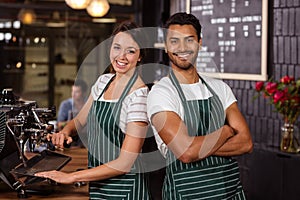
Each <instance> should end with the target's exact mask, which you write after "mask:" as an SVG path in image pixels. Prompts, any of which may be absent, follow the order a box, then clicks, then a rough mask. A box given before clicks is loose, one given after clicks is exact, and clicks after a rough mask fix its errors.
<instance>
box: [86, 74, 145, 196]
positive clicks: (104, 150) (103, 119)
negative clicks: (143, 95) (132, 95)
mask: <svg viewBox="0 0 300 200" xmlns="http://www.w3.org/2000/svg"><path fill="white" fill-rule="evenodd" d="M136 78H137V73H135V75H134V76H133V77H132V79H131V80H130V81H129V83H128V85H127V86H126V89H125V90H124V91H123V93H122V95H121V97H120V99H119V100H118V102H107V101H98V100H97V101H94V102H93V105H92V107H91V109H90V112H89V116H88V152H89V153H88V167H89V168H93V167H96V166H99V165H102V164H104V163H107V162H110V161H112V160H115V159H116V158H117V157H118V156H119V154H120V149H121V146H122V143H123V140H124V138H125V134H124V133H123V132H122V131H121V129H120V127H119V126H118V124H119V121H120V120H119V118H120V110H121V106H122V102H123V100H124V98H125V97H126V95H127V94H128V92H129V90H130V89H131V87H132V85H133V83H134V82H135V80H136ZM111 80H112V79H111ZM109 83H110V82H109ZM109 83H108V84H107V86H106V88H107V87H108V85H109ZM104 91H105V89H104V90H103V92H104ZM103 92H102V93H101V95H100V96H99V98H100V97H101V96H102V95H103ZM140 167H142V165H141V164H140V162H139V159H137V161H136V162H135V164H134V166H133V168H132V170H131V172H130V173H127V174H125V175H121V176H118V177H114V178H110V179H107V180H102V181H92V182H90V184H89V192H90V199H128V200H129V199H137V200H147V199H149V196H148V190H147V184H146V179H145V177H144V174H139V173H136V172H137V170H139V168H140Z"/></svg>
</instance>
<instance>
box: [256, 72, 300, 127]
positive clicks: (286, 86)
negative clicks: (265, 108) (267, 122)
mask: <svg viewBox="0 0 300 200" xmlns="http://www.w3.org/2000/svg"><path fill="white" fill-rule="evenodd" d="M255 90H256V91H257V92H258V93H260V94H262V95H263V97H265V98H267V99H268V101H269V103H270V104H273V105H274V108H275V110H276V111H277V112H278V113H280V114H281V115H282V116H283V118H284V119H285V120H287V121H288V122H290V123H292V124H293V123H295V121H296V120H297V119H298V116H299V115H300V78H298V79H297V80H296V81H295V79H294V78H293V77H289V76H283V77H282V78H281V79H280V81H275V80H272V79H270V80H269V81H268V82H267V84H266V85H264V83H263V82H261V81H259V82H257V83H256V84H255Z"/></svg>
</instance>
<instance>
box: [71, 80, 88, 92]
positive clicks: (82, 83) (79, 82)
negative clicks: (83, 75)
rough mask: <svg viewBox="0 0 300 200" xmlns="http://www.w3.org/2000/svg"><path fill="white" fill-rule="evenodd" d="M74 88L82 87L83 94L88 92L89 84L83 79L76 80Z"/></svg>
mask: <svg viewBox="0 0 300 200" xmlns="http://www.w3.org/2000/svg"><path fill="white" fill-rule="evenodd" d="M74 86H77V87H80V88H81V91H82V92H86V90H87V84H86V82H85V81H84V80H82V79H77V80H75V82H74Z"/></svg>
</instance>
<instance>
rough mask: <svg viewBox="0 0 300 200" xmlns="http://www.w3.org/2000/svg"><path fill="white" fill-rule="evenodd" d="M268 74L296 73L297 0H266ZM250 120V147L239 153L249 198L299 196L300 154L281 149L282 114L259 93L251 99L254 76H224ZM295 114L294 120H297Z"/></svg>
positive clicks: (299, 72) (299, 42) (299, 45)
mask: <svg viewBox="0 0 300 200" xmlns="http://www.w3.org/2000/svg"><path fill="white" fill-rule="evenodd" d="M269 3H270V5H269V25H268V29H269V34H268V35H269V36H268V42H269V44H268V67H269V69H268V75H269V78H270V77H273V78H274V79H276V80H279V79H280V78H281V77H282V76H284V75H289V76H294V77H295V78H299V77H300V65H299V63H300V23H299V19H300V0H274V1H269ZM226 82H227V83H228V84H229V85H230V86H231V87H232V88H233V91H234V93H235V95H236V97H237V99H238V103H239V107H240V109H241V111H242V112H243V114H244V116H245V117H246V120H247V121H248V124H249V126H250V130H251V134H252V138H253V142H254V151H253V152H252V153H251V154H248V155H243V156H240V157H237V158H238V161H239V163H240V168H241V179H242V183H243V187H244V190H245V192H246V195H247V197H248V199H255V200H259V199H273V200H274V199H278V200H279V199H295V200H296V199H299V198H300V194H299V192H297V190H298V189H297V188H296V185H298V181H299V176H300V172H299V169H300V155H299V153H298V154H286V153H282V152H280V151H279V145H280V137H281V136H280V134H281V133H280V127H281V126H282V124H283V120H282V117H281V116H280V115H279V114H277V113H276V112H274V107H273V106H272V105H269V104H268V102H267V101H266V100H265V99H264V98H263V97H259V98H258V99H256V100H253V97H254V96H255V95H256V94H257V93H256V92H255V81H243V80H240V81H236V80H227V81H226ZM299 122H300V120H299V119H298V121H297V125H298V127H299V126H300V123H299Z"/></svg>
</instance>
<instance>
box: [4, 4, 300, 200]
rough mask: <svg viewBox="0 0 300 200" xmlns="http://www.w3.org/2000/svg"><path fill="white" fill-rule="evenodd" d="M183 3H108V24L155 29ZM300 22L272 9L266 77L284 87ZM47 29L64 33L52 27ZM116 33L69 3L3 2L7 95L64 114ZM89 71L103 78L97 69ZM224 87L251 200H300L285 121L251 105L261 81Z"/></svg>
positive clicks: (291, 13) (298, 43) (298, 162)
mask: <svg viewBox="0 0 300 200" xmlns="http://www.w3.org/2000/svg"><path fill="white" fill-rule="evenodd" d="M233 1H234V0H230V1H229V0H228V1H226V2H228V4H231V3H232V2H233ZM262 1H265V0H262ZM185 2H186V1H182V0H151V1H150V0H109V3H110V10H109V12H108V13H107V15H105V18H109V19H111V18H114V19H116V21H117V22H118V21H122V20H125V19H132V20H135V21H137V22H138V23H139V24H141V25H143V26H146V27H147V26H148V27H149V26H150V27H151V26H152V27H153V26H154V27H156V26H161V25H162V24H163V22H164V20H165V19H166V18H167V17H168V16H170V14H172V13H174V12H177V11H185V10H186V9H185V8H184V6H182V5H185ZM22 8H27V9H33V10H34V11H35V13H36V16H37V18H36V21H35V22H34V23H32V24H27V25H24V24H20V25H18V24H15V23H14V22H15V21H17V20H18V14H19V12H20V10H21V9H22ZM299 18H300V0H271V1H268V25H267V26H268V27H267V28H268V36H267V43H268V45H267V68H268V69H267V74H268V77H274V78H275V79H277V80H278V79H280V77H282V76H285V75H289V76H294V77H296V78H298V77H299V76H300V66H299V63H300V23H299ZM49 22H54V24H55V23H56V25H58V24H59V25H61V27H53V24H52V25H51V23H50V24H49ZM9 23H11V25H8V24H9ZM14 24H15V25H16V27H14V26H15V25H14ZM113 25H114V23H103V22H100V23H98V22H93V18H92V17H90V16H89V15H88V14H87V13H86V11H85V10H80V11H78V10H73V9H71V8H70V7H68V6H67V5H66V4H65V2H64V0H32V1H24V0H23V1H21V0H2V1H0V33H3V34H4V35H3V36H1V37H2V38H3V37H4V39H1V37H0V39H1V40H0V77H1V78H0V87H1V89H2V88H4V87H8V86H9V87H12V88H13V90H14V92H15V93H16V94H17V95H22V97H24V98H27V99H30V100H36V101H37V102H38V103H39V105H40V106H50V105H55V106H58V105H59V103H60V102H61V100H63V99H65V98H66V97H69V96H70V88H71V87H70V84H71V80H73V79H75V77H76V72H77V70H78V68H79V66H80V64H81V63H82V61H83V60H84V58H85V56H86V55H87V54H88V53H89V52H90V51H91V50H92V49H93V48H94V47H95V46H96V45H97V44H99V43H100V42H101V41H103V40H104V39H107V37H109V35H110V33H111V31H112V28H113ZM6 33H11V35H10V36H9V34H8V35H7V34H6ZM0 35H1V34H0ZM5 37H8V38H7V39H5ZM247 48H251V47H247ZM162 55H163V54H162V52H150V54H148V55H147V59H149V60H150V61H151V63H159V62H165V58H164V56H162ZM99 58H100V57H99ZM19 62H20V64H19ZM96 62H101V60H96V61H95V63H96ZM90 67H91V68H90V69H93V70H97V68H96V65H95V64H94V63H91V66H90ZM99 70H100V71H101V69H99ZM100 71H98V72H100ZM224 81H225V82H226V83H228V84H229V86H230V87H232V89H233V92H234V94H235V95H236V97H237V99H238V102H239V107H240V109H241V111H242V113H243V114H244V116H245V118H246V120H247V122H248V124H249V127H250V130H251V134H252V138H253V142H254V151H253V153H252V154H249V155H245V156H242V157H240V158H238V159H239V163H240V166H241V177H242V182H243V186H244V188H245V191H246V194H247V196H248V197H249V199H299V197H300V193H299V190H298V188H297V187H298V183H299V180H300V173H299V166H300V157H299V154H291V155H283V154H280V153H278V146H279V143H280V127H281V125H282V118H281V116H279V115H278V114H277V113H274V112H273V108H272V106H271V105H269V104H268V102H267V101H266V100H265V99H264V98H262V97H261V98H259V99H258V100H257V101H255V102H254V101H253V97H254V96H255V95H256V92H255V80H231V79H226V80H224ZM297 124H298V126H299V120H298V122H297Z"/></svg>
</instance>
